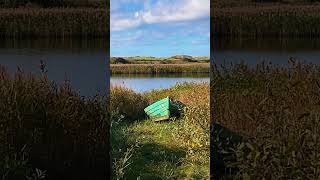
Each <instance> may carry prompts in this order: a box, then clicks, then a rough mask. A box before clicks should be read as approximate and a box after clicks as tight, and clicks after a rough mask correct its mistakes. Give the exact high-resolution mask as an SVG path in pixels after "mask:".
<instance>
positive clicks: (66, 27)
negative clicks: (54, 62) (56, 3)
mask: <svg viewBox="0 0 320 180" xmlns="http://www.w3.org/2000/svg"><path fill="white" fill-rule="evenodd" d="M108 26H109V15H108V11H107V10H106V9H103V8H100V9H99V8H47V9H45V8H9V9H0V37H1V38H7V37H13V38H26V37H60V38H61V37H62V38H63V37H107V36H108V32H109V28H107V27H108Z"/></svg>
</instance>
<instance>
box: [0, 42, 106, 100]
mask: <svg viewBox="0 0 320 180" xmlns="http://www.w3.org/2000/svg"><path fill="white" fill-rule="evenodd" d="M100 41H101V42H102V39H100V40H99V39H91V40H83V39H81V40H80V39H69V40H61V39H60V40H55V39H36V40H30V39H27V40H3V42H4V43H0V44H1V47H0V64H1V65H4V66H6V67H7V69H8V71H9V72H11V73H13V72H15V71H16V70H17V67H21V69H22V70H24V71H25V72H31V73H33V74H35V75H37V74H39V73H40V69H39V63H40V60H43V61H44V63H45V64H46V68H47V70H48V72H47V74H48V77H49V79H51V80H54V81H56V82H57V83H58V84H59V83H62V82H63V81H64V80H65V79H68V80H70V82H71V84H72V86H73V88H75V89H76V90H77V91H78V92H79V93H80V94H81V95H83V96H92V95H95V94H96V93H97V92H100V93H102V94H107V93H108V92H107V90H108V87H109V84H108V82H109V78H108V77H107V75H108V74H107V72H108V56H109V55H108V53H107V51H106V47H105V44H107V43H104V44H103V43H100V44H99V43H97V44H96V42H100Z"/></svg>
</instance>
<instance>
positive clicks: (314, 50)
mask: <svg viewBox="0 0 320 180" xmlns="http://www.w3.org/2000/svg"><path fill="white" fill-rule="evenodd" d="M212 55H213V56H212V59H213V61H214V62H216V63H217V64H220V63H223V62H240V61H244V62H247V63H249V64H256V63H259V62H261V61H268V62H272V63H273V64H279V65H285V64H287V62H288V60H289V59H290V58H295V59H297V60H299V61H302V62H307V63H317V64H319V63H320V39H274V38H264V39H258V40H253V39H233V40H232V39H222V38H220V39H216V40H215V41H214V45H213V52H212Z"/></svg>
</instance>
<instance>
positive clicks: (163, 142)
mask: <svg viewBox="0 0 320 180" xmlns="http://www.w3.org/2000/svg"><path fill="white" fill-rule="evenodd" d="M110 96H111V102H110V103H111V105H110V106H111V109H112V127H111V145H112V161H113V179H117V178H120V179H121V178H127V179H136V178H138V177H139V178H141V179H150V178H153V179H170V178H171V179H209V124H210V123H209V120H210V118H209V86H208V84H180V85H176V86H174V87H172V88H170V89H164V90H155V91H152V92H148V93H144V94H137V93H135V92H133V91H132V90H130V89H126V88H123V87H112V88H111V94H110ZM167 96H170V97H171V98H173V99H175V100H179V101H181V102H183V103H184V104H185V105H186V108H185V109H184V115H183V117H181V118H179V119H176V120H174V121H170V122H163V123H155V122H153V121H151V120H149V119H147V117H146V116H145V114H144V112H143V108H145V107H146V106H147V105H148V104H149V103H151V102H154V101H156V100H159V99H161V98H164V97H167Z"/></svg>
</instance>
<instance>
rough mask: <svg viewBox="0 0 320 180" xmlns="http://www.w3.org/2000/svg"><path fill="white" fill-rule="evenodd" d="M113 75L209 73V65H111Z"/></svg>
mask: <svg viewBox="0 0 320 180" xmlns="http://www.w3.org/2000/svg"><path fill="white" fill-rule="evenodd" d="M110 70H111V74H170V73H178V74H183V73H207V74H209V72H210V64H209V63H186V64H110Z"/></svg>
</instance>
